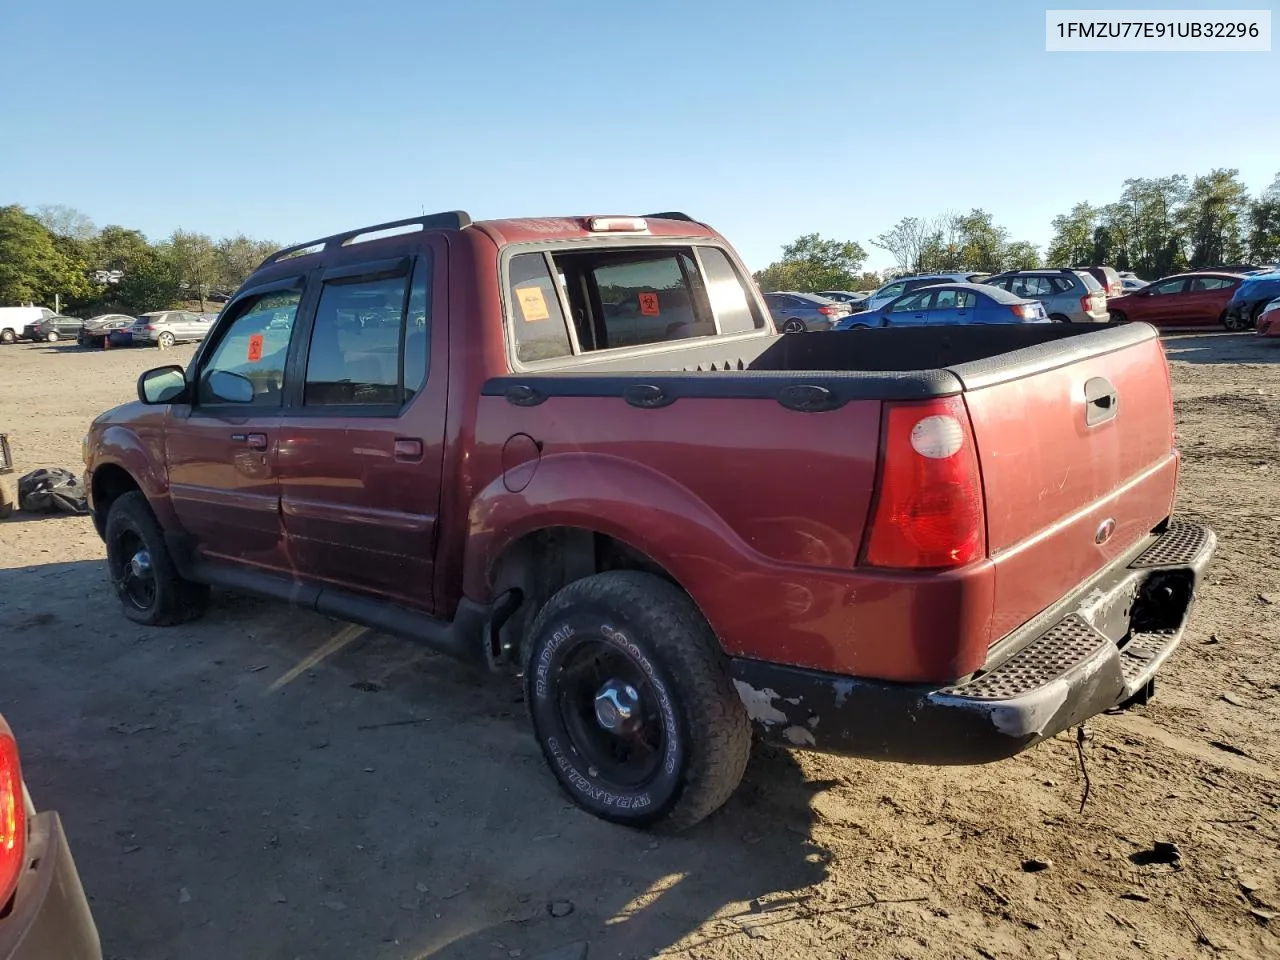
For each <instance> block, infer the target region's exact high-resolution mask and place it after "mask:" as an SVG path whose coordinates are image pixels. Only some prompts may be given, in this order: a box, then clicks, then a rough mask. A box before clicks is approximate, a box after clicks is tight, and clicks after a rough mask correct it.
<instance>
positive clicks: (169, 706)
mask: <svg viewBox="0 0 1280 960" xmlns="http://www.w3.org/2000/svg"><path fill="white" fill-rule="evenodd" d="M1167 346H1168V349H1169V355H1170V358H1171V360H1172V367H1173V377H1174V381H1175V384H1176V393H1177V419H1178V437H1179V444H1180V446H1181V448H1182V450H1183V451H1184V452H1185V465H1184V470H1183V474H1182V481H1181V491H1180V495H1179V504H1180V506H1179V509H1180V512H1181V513H1182V514H1183V515H1184V516H1186V517H1189V518H1193V519H1196V520H1200V521H1203V522H1206V523H1208V524H1210V525H1212V526H1213V527H1214V528H1215V529H1216V530H1217V532H1218V534H1219V536H1220V538H1221V547H1220V550H1219V554H1218V559H1217V561H1216V564H1215V565H1214V567H1213V568H1212V570H1211V573H1210V575H1209V578H1208V582H1207V584H1206V586H1205V588H1204V590H1203V593H1202V595H1201V599H1200V601H1199V604H1198V606H1197V608H1196V611H1195V615H1194V619H1193V622H1192V625H1191V628H1190V630H1189V632H1188V634H1187V637H1186V639H1185V641H1184V642H1183V645H1182V647H1181V649H1180V651H1179V652H1178V654H1177V655H1176V656H1175V658H1174V659H1173V661H1172V662H1171V664H1170V665H1169V666H1168V667H1167V668H1166V669H1165V671H1164V672H1162V673H1161V675H1160V677H1161V679H1160V682H1159V685H1158V686H1159V689H1158V691H1157V697H1156V699H1155V700H1154V701H1153V702H1152V703H1151V704H1149V705H1148V706H1146V707H1140V708H1136V709H1134V710H1132V711H1131V712H1129V713H1126V714H1124V715H1120V716H1103V717H1099V718H1097V719H1096V720H1094V721H1092V722H1091V723H1090V724H1089V731H1090V732H1091V737H1090V738H1089V739H1088V740H1087V741H1086V742H1085V744H1084V747H1083V754H1084V757H1085V763H1086V766H1087V770H1088V774H1089V778H1090V781H1091V790H1090V793H1089V797H1088V802H1087V804H1086V805H1085V807H1084V810H1083V812H1081V809H1080V803H1081V795H1082V787H1083V780H1082V777H1081V770H1080V765H1079V760H1078V758H1077V747H1076V742H1075V740H1074V737H1072V736H1068V735H1063V736H1061V737H1059V738H1058V739H1056V740H1053V741H1050V742H1049V743H1046V744H1044V745H1042V746H1040V747H1038V748H1037V749H1035V750H1032V751H1030V752H1029V753H1027V754H1024V755H1022V756H1020V757H1017V758H1015V759H1013V760H1009V761H1005V762H1002V763H998V764H994V765H991V766H987V767H981V768H969V769H966V768H932V767H908V766H900V765H894V764H875V763H870V762H860V761H853V760H842V759H833V758H830V757H825V756H820V755H814V754H806V753H794V754H788V753H784V752H777V751H764V750H758V751H757V754H756V756H755V758H754V759H753V761H752V766H751V768H750V770H749V771H748V774H747V779H746V781H745V783H744V784H743V787H742V789H741V790H740V791H739V793H738V794H737V795H736V796H735V798H734V799H733V800H732V801H731V802H730V803H729V805H728V806H727V807H726V808H725V809H724V810H723V811H722V812H720V813H719V814H717V815H716V816H714V817H713V818H711V819H710V820H708V821H707V822H706V823H704V824H703V825H701V826H700V827H698V828H697V829H695V830H694V831H692V832H690V833H688V834H684V835H681V836H679V837H667V836H656V837H655V836H650V835H647V834H642V833H637V832H631V831H628V830H626V829H623V828H619V827H613V826H610V825H607V824H604V823H602V822H599V821H596V820H593V819H592V818H590V817H588V816H587V815H585V814H582V813H579V812H577V810H576V809H575V808H573V807H571V806H570V805H569V804H568V802H567V801H566V800H565V799H564V798H563V796H562V795H561V794H560V793H559V792H558V790H557V788H556V786H555V784H554V782H553V781H552V778H551V776H550V774H549V773H548V772H547V771H546V769H545V768H544V765H543V761H542V759H541V756H540V755H539V753H538V750H537V747H536V746H535V744H534V742H533V740H532V738H531V736H530V735H529V733H528V731H527V729H526V720H525V716H524V708H523V705H522V704H521V703H520V700H519V691H518V689H517V688H516V686H515V685H514V684H509V683H506V682H503V681H497V680H494V679H491V678H488V677H485V676H479V675H476V674H474V673H471V672H469V671H468V670H467V669H466V668H463V667H461V666H458V665H456V664H454V663H452V662H451V661H448V660H446V659H443V658H441V657H437V656H433V655H431V654H429V653H427V652H424V651H423V650H421V649H418V648H416V647H414V646H413V645H411V644H409V643H406V642H402V641H399V640H395V639H391V638H388V637H386V636H382V635H378V634H373V633H369V632H365V631H362V630H359V629H357V628H355V627H352V626H349V625H346V624H343V623H340V622H335V621H332V620H328V619H326V618H323V617H320V616H317V615H313V614H304V613H299V612H296V611H291V610H288V609H285V608H284V607H281V606H277V605H275V604H273V603H268V602H260V601H256V600H249V599H244V598H241V597H235V596H231V595H228V594H225V593H223V594H216V595H215V602H214V605H213V607H212V608H211V609H210V611H209V614H208V615H207V616H206V617H205V618H204V619H203V620H202V621H200V622H198V623H195V624H192V625H189V626H185V627H181V628H171V629H141V628H138V627H136V626H134V625H132V624H131V623H130V622H129V621H127V620H126V619H125V618H124V617H123V616H122V615H121V614H120V612H119V610H118V608H117V604H116V602H115V600H114V598H113V596H112V595H111V593H110V591H109V586H108V583H107V580H106V575H105V565H104V563H103V547H102V544H101V542H100V541H99V540H98V539H97V537H96V536H95V535H94V533H93V530H92V527H91V525H90V523H89V521H88V520H87V519H85V518H66V519H57V518H27V517H23V516H22V515H18V516H17V517H15V519H13V520H11V521H9V522H7V523H0V607H2V609H3V617H2V620H0V709H2V710H3V712H4V714H5V715H6V716H7V717H8V719H9V721H10V723H11V724H12V725H13V727H14V729H15V731H16V732H17V735H18V740H19V745H20V747H21V749H22V751H23V759H24V766H25V773H26V778H27V781H28V785H29V787H30V790H31V792H32V795H33V797H34V798H35V800H36V803H37V805H39V806H42V807H47V808H53V809H57V810H59V811H60V812H61V813H62V816H63V818H64V822H65V824H66V828H67V831H68V833H69V835H70V839H71V844H72V848H73V850H74V853H75V856H76V859H77V861H78V864H79V868H80V872H81V876H82V878H83V880H84V884H85V887H86V888H87V890H88V892H89V895H90V899H91V903H92V907H93V912H94V915H95V917H96V919H97V922H98V925H99V928H100V931H101V935H102V941H103V945H104V950H105V953H106V955H107V956H108V957H111V958H119V960H151V958H196V960H200V958H218V960H223V958H228V957H236V958H240V957H244V958H250V957H252V958H284V960H289V958H302V957H305V958H328V957H334V958H344V960H346V958H365V957H368V958H394V960H408V958H417V957H433V958H443V960H462V958H477V960H488V958H494V960H501V958H509V957H522V958H528V960H534V958H538V957H543V956H544V955H545V956H546V957H548V958H550V957H556V958H572V960H577V958H581V957H590V958H592V960H600V958H615V957H620V958H631V957H653V956H661V957H673V958H675V957H680V958H692V960H738V958H758V957H769V958H773V957H777V958H794V960H800V958H805V960H808V958H838V957H840V958H855V957H856V958H867V957H912V958H915V957H920V958H923V957H929V958H935V957H948V958H949V957H970V958H976V957H983V958H997V957H998V958H1005V957H1036V958H1041V957H1048V958H1061V960H1066V958H1079V960H1086V958H1115V957H1121V956H1124V957H1128V956H1151V957H1162V958H1177V957H1209V956H1223V957H1276V956H1280V915H1278V913H1277V912H1278V911H1280V889H1278V886H1280V736H1278V734H1280V582H1278V581H1280V578H1278V577H1277V572H1276V571H1277V541H1278V540H1280V495H1278V490H1280V487H1278V486H1277V471H1280V460H1278V459H1277V448H1278V441H1280V379H1278V377H1277V374H1278V373H1280V342H1274V341H1273V342H1270V343H1259V342H1257V338H1255V337H1253V336H1251V335H1227V334H1211V335H1200V336H1184V337H1176V338H1172V339H1170V340H1169V341H1168V342H1167ZM191 352H192V350H191V348H189V347H184V348H178V349H175V350H173V351H171V352H170V353H168V354H166V355H161V354H159V353H158V352H156V351H153V350H142V349H138V350H116V351H110V352H105V353H104V352H85V351H81V350H79V349H77V348H75V347H69V346H68V347H63V346H58V347H48V346H35V345H17V346H14V347H10V348H0V430H3V431H6V432H8V433H9V434H10V435H11V438H12V442H13V446H14V451H15V454H16V456H17V458H18V459H19V463H20V466H23V467H25V468H28V469H30V468H34V467H36V466H65V467H69V468H72V469H76V470H78V469H79V468H80V446H79V444H80V438H81V436H82V435H83V433H84V431H85V427H86V425H87V424H88V422H89V420H90V419H91V418H92V416H93V415H94V414H96V413H97V412H98V411H100V410H101V409H103V408H105V407H108V406H111V405H113V404H115V403H118V402H121V401H124V400H126V399H129V398H130V397H131V396H132V395H133V390H134V386H133V384H134V380H135V378H136V376H137V374H138V373H139V372H141V371H142V370H143V369H145V368H147V367H150V366H154V365H157V364H159V363H161V362H164V361H166V360H170V359H172V360H175V361H178V362H183V361H185V360H186V359H188V358H189V357H190V355H191ZM1157 841H1167V842H1170V843H1174V844H1176V845H1177V847H1178V849H1179V851H1180V858H1179V859H1178V861H1177V862H1176V863H1174V864H1168V863H1161V862H1150V860H1151V859H1152V858H1151V857H1146V856H1144V855H1143V854H1144V851H1150V850H1151V849H1152V846H1153V844H1154V843H1156V842H1157ZM1155 859H1159V858H1155ZM1028 860H1041V861H1044V862H1045V863H1047V864H1049V866H1048V867H1047V869H1042V870H1039V871H1036V872H1029V871H1028V870H1026V869H1024V862H1025V861H1028Z"/></svg>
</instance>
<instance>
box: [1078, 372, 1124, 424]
mask: <svg viewBox="0 0 1280 960" xmlns="http://www.w3.org/2000/svg"><path fill="white" fill-rule="evenodd" d="M1084 399H1085V414H1084V422H1085V424H1086V425H1087V426H1090V427H1093V426H1096V425H1098V424H1099V423H1104V422H1105V421H1107V420H1110V419H1112V418H1113V417H1115V415H1116V409H1117V408H1118V407H1119V405H1120V394H1119V393H1117V392H1116V388H1115V387H1114V386H1112V385H1111V382H1110V381H1109V380H1107V379H1106V377H1094V378H1093V379H1092V380H1089V381H1087V382H1086V383H1085V385H1084Z"/></svg>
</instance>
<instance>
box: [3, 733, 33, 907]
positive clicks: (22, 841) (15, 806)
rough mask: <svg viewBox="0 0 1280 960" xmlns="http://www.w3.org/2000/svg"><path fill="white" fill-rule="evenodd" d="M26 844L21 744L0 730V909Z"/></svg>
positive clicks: (13, 884) (11, 887)
mask: <svg viewBox="0 0 1280 960" xmlns="http://www.w3.org/2000/svg"><path fill="white" fill-rule="evenodd" d="M26 845H27V808H26V806H25V805H24V802H23V798H22V770H21V769H20V767H19V766H18V745H17V744H16V743H14V741H13V737H12V736H10V735H9V734H8V733H6V732H3V731H0V910H2V909H4V906H5V905H6V904H7V903H8V902H9V898H10V897H11V896H13V891H14V890H15V889H17V886H18V878H19V877H20V876H21V875H22V857H23V854H24V853H25V852H26Z"/></svg>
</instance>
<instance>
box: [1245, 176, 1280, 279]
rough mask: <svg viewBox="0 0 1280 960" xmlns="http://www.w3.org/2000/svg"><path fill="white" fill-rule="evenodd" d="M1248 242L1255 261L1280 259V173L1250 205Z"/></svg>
mask: <svg viewBox="0 0 1280 960" xmlns="http://www.w3.org/2000/svg"><path fill="white" fill-rule="evenodd" d="M1248 242H1249V257H1250V259H1252V260H1253V261H1254V263H1274V262H1276V261H1277V260H1280V173H1278V174H1276V178H1275V179H1274V180H1273V181H1271V186H1269V187H1267V189H1266V190H1264V191H1262V196H1260V197H1258V199H1257V200H1255V201H1253V203H1252V204H1251V205H1250V207H1249V239H1248Z"/></svg>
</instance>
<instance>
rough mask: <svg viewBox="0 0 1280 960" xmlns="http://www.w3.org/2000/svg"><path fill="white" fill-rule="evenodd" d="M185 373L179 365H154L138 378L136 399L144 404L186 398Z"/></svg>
mask: <svg viewBox="0 0 1280 960" xmlns="http://www.w3.org/2000/svg"><path fill="white" fill-rule="evenodd" d="M186 394H187V375H186V373H185V372H184V371H183V369H182V368H181V367H179V366H168V367H156V368H155V369H153V370H148V371H147V372H146V373H144V374H143V375H142V376H140V377H139V378H138V399H139V400H141V401H142V402H143V403H146V404H157V403H181V402H183V401H185V400H186V399H187V397H186Z"/></svg>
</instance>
